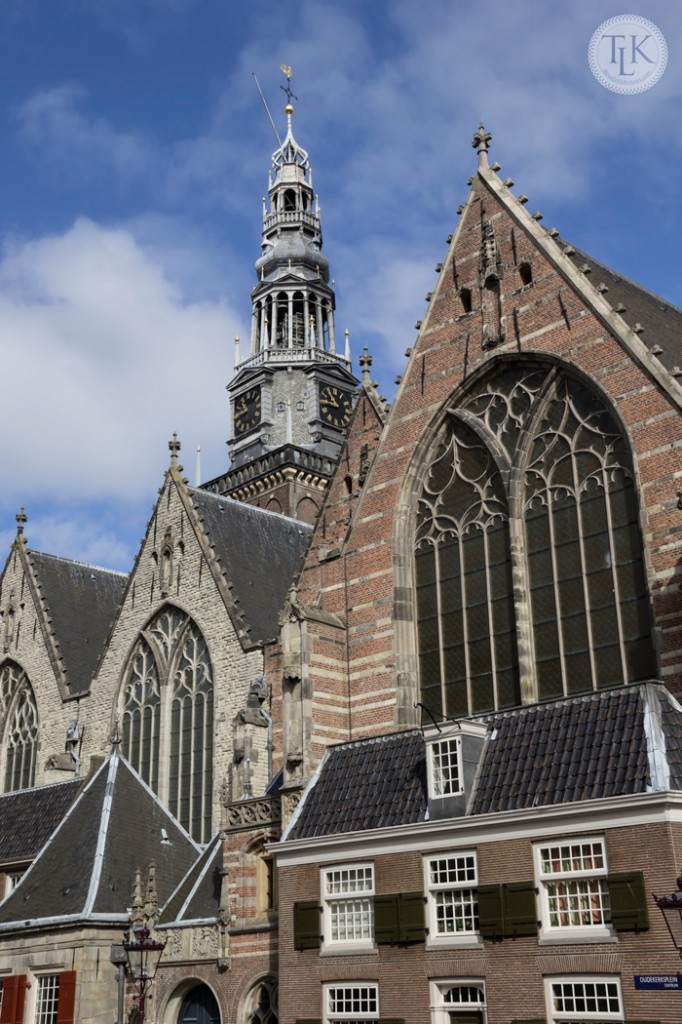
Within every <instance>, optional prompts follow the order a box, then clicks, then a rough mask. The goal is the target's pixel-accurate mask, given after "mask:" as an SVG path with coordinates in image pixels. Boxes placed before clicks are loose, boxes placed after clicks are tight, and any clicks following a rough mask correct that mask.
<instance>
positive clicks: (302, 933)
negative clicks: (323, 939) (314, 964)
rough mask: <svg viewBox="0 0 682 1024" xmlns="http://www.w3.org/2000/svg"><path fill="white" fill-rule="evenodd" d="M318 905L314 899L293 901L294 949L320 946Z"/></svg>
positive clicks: (317, 947)
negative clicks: (302, 901)
mask: <svg viewBox="0 0 682 1024" xmlns="http://www.w3.org/2000/svg"><path fill="white" fill-rule="evenodd" d="M320 913H321V911H320V905H319V903H317V902H316V901H306V902H305V903H294V947H295V949H319V948H320V930H321V921H320Z"/></svg>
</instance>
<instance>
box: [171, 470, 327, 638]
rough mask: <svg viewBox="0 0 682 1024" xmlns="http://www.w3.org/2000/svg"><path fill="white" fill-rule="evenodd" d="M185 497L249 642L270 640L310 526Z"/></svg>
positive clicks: (228, 502)
mask: <svg viewBox="0 0 682 1024" xmlns="http://www.w3.org/2000/svg"><path fill="white" fill-rule="evenodd" d="M190 495H191V498H192V501H193V503H194V507H195V508H196V510H197V512H198V514H199V516H200V517H201V519H202V520H203V525H204V529H205V530H206V533H207V534H208V537H209V540H210V541H211V542H212V543H213V544H214V545H215V554H216V557H217V558H218V559H219V561H220V564H221V567H222V569H223V571H224V573H225V575H226V577H227V580H228V582H229V583H230V584H231V585H232V597H233V598H234V600H235V602H236V603H237V604H238V606H239V610H240V611H241V612H242V613H243V616H244V618H243V623H242V625H243V628H245V629H246V630H248V637H249V640H250V641H251V642H252V643H254V644H256V643H267V642H268V641H270V640H273V639H274V638H275V637H276V636H277V634H278V630H279V615H280V612H281V611H282V608H283V606H284V602H285V600H286V596H287V594H288V592H289V590H290V588H291V585H292V583H293V582H294V579H295V578H296V576H297V574H298V571H299V569H300V567H301V562H302V560H303V556H304V554H305V552H306V551H307V549H308V544H309V542H310V537H311V534H312V527H311V526H308V525H307V524H306V523H301V522H298V520H296V519H289V518H288V517H287V516H282V515H279V514H278V513H276V512H268V511H266V510H264V509H260V508H254V507H253V506H252V505H245V504H244V503H243V502H239V501H233V500H232V499H231V498H223V497H219V496H218V495H215V494H212V493H210V492H209V491H201V490H192V489H190Z"/></svg>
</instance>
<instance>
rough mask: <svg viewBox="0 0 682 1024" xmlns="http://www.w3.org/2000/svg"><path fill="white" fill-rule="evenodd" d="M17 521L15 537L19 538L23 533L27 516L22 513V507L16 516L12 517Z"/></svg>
mask: <svg viewBox="0 0 682 1024" xmlns="http://www.w3.org/2000/svg"><path fill="white" fill-rule="evenodd" d="M14 518H15V519H16V521H17V536H18V537H21V536H22V535H23V533H24V525H25V524H26V523H27V522H28V516H27V515H26V513H25V512H24V506H23V505H22V506H21V508H20V509H19V511H18V512H17V514H16V516H15V517H14Z"/></svg>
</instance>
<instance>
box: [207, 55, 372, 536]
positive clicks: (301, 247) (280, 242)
mask: <svg viewBox="0 0 682 1024" xmlns="http://www.w3.org/2000/svg"><path fill="white" fill-rule="evenodd" d="M282 71H283V72H284V74H285V75H286V87H284V86H282V88H283V89H284V92H285V93H286V99H287V102H286V106H285V108H284V113H285V116H286V132H285V133H284V138H283V139H282V138H281V137H280V135H279V134H278V132H277V130H276V129H275V135H276V136H277V142H278V147H277V149H276V150H275V152H274V153H273V154H272V160H271V165H270V174H269V180H268V191H267V198H264V199H263V210H262V214H261V217H262V226H261V255H260V257H259V259H258V260H257V262H256V284H255V286H254V288H253V290H252V292H251V309H252V319H251V337H250V341H249V343H247V344H246V345H242V346H239V347H237V351H236V352H235V366H234V376H233V378H232V380H231V381H230V383H229V384H228V386H227V389H228V391H229V393H230V402H231V406H232V437H231V438H230V440H229V441H228V447H229V452H230V469H229V470H228V472H227V473H226V474H224V475H223V476H222V477H219V478H217V479H216V480H213V481H209V483H208V484H207V485H206V486H207V487H209V488H210V489H211V490H215V491H218V492H219V493H225V494H229V495H231V496H232V497H234V498H238V499H240V500H243V501H249V502H251V503H253V504H256V505H260V506H261V507H263V508H269V509H272V510H274V511H276V512H283V513H284V514H285V515H290V516H295V517H297V518H299V519H305V520H306V521H307V522H313V521H314V519H315V517H316V516H317V514H318V512H319V509H320V503H321V498H322V494H323V492H324V490H325V488H326V487H327V484H328V482H329V480H330V478H331V475H332V473H333V471H334V467H335V465H336V461H337V459H338V457H339V452H340V450H341V445H342V444H343V440H344V437H345V434H346V428H347V426H348V423H349V421H350V415H351V412H352V409H353V404H354V401H355V389H356V387H357V384H358V381H357V379H356V377H355V376H354V375H353V373H352V372H351V368H350V349H349V346H348V344H346V346H345V348H344V344H343V338H339V339H338V347H337V338H336V334H335V328H334V309H335V298H334V286H333V285H334V282H333V281H330V275H329V264H328V262H327V259H326V257H325V256H324V254H323V252H322V225H321V221H320V205H319V202H318V198H317V195H316V194H315V192H314V190H313V175H312V170H311V168H310V159H309V157H308V153H307V152H306V150H305V149H303V147H302V146H301V145H300V144H299V142H298V141H297V139H296V136H295V135H294V106H293V103H292V100H295V99H296V97H295V96H294V94H293V92H292V91H291V68H289V67H286V66H283V67H282ZM256 84H257V83H256ZM261 95H262V94H261ZM266 110H267V104H266ZM268 116H269V111H268ZM271 120H272V119H271ZM273 128H274V123H273ZM240 349H241V351H240ZM244 349H246V351H243V350H244Z"/></svg>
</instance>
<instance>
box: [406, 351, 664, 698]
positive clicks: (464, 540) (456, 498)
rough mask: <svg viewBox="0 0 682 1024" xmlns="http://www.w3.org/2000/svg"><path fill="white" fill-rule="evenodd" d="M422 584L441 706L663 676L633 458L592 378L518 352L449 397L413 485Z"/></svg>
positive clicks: (430, 678)
mask: <svg viewBox="0 0 682 1024" xmlns="http://www.w3.org/2000/svg"><path fill="white" fill-rule="evenodd" d="M415 589H416V604H417V643H418V650H419V666H420V682H421V699H422V701H423V702H424V704H426V706H427V707H429V708H430V709H431V710H432V711H433V712H434V713H436V714H446V715H449V716H456V715H463V714H472V713H476V712H482V711H488V710H493V709H495V708H504V707H509V706H512V705H515V704H518V703H520V700H521V693H522V692H523V695H524V699H529V700H532V699H535V700H537V699H543V698H548V697H556V696H561V695H569V694H572V693H580V692H585V691H587V690H592V689H600V688H603V687H610V686H614V685H618V684H622V683H624V682H635V681H638V680H644V679H649V678H653V677H655V675H656V662H655V656H654V650H653V645H652V642H651V627H650V617H649V602H648V593H647V586H646V580H645V574H644V566H643V558H642V544H641V536H640V530H639V522H638V506H637V497H636V490H635V483H634V475H633V470H632V461H631V457H630V453H629V450H628V447H627V444H626V442H625V439H624V437H623V436H622V433H621V431H620V428H619V427H618V426H617V424H616V421H615V419H614V417H613V416H612V414H611V413H610V412H609V411H608V410H607V408H606V407H605V405H604V403H603V402H602V401H601V400H600V399H599V398H598V397H597V396H596V395H595V394H594V393H593V392H592V391H591V390H590V389H589V388H587V387H586V386H585V384H584V383H582V382H581V381H579V380H578V379H576V378H574V377H570V376H568V375H566V374H564V373H562V372H561V371H560V370H559V369H558V368H557V367H554V366H549V365H545V366H542V365H538V364H531V363H518V364H515V365H514V366H507V367H506V368H504V369H503V370H502V371H498V372H497V373H496V374H494V375H492V376H490V377H489V378H487V379H486V380H484V381H483V382H479V383H478V385H477V386H476V387H475V388H474V389H472V390H471V391H470V393H469V394H467V395H465V396H464V398H463V399H462V400H461V401H460V403H459V404H458V406H457V407H456V408H454V409H452V410H451V412H450V414H449V417H448V420H447V422H446V423H445V425H444V426H443V428H442V432H441V438H440V442H439V447H438V450H437V452H436V454H435V457H434V458H433V459H432V461H431V464H430V466H429V467H428V470H427V473H426V475H425V479H424V483H423V486H422V492H421V495H420V498H419V503H418V509H417V516H416V531H415Z"/></svg>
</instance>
